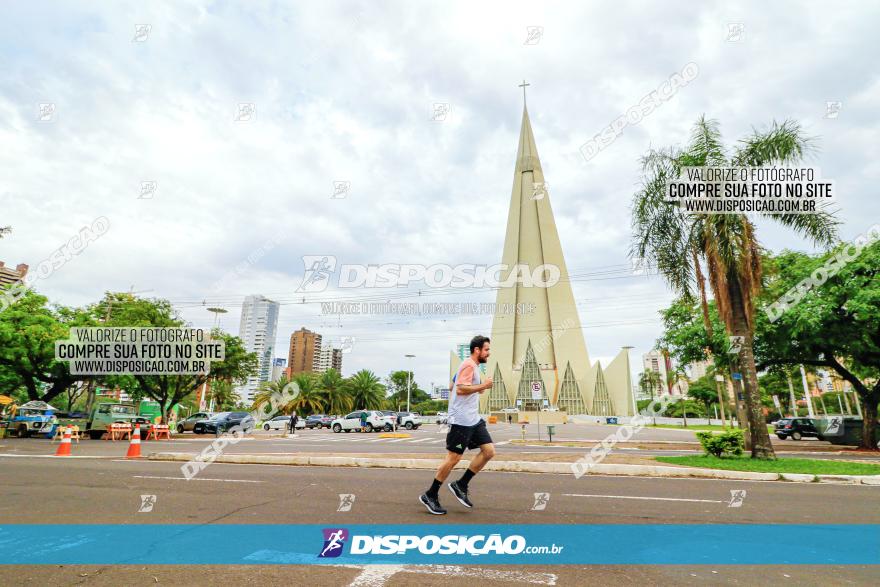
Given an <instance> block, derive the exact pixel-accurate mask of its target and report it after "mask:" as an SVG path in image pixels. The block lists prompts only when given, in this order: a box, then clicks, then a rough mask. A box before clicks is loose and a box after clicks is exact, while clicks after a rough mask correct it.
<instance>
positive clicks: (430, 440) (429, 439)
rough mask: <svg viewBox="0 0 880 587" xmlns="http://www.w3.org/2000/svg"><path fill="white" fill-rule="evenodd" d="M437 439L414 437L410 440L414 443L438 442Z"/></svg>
mask: <svg viewBox="0 0 880 587" xmlns="http://www.w3.org/2000/svg"><path fill="white" fill-rule="evenodd" d="M439 440H440V439H439V438H416V439H414V440H412V441H410V442H412V443H413V444H415V443H416V442H438V441H439Z"/></svg>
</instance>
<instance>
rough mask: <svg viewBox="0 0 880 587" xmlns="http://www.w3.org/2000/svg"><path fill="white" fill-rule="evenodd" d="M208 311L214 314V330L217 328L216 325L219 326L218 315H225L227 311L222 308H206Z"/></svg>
mask: <svg viewBox="0 0 880 587" xmlns="http://www.w3.org/2000/svg"><path fill="white" fill-rule="evenodd" d="M208 311H209V312H211V313H212V314H214V328H217V325H218V324H220V314H225V313H227V312H228V311H229V310H226V309H223V308H208Z"/></svg>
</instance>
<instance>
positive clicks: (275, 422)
mask: <svg viewBox="0 0 880 587" xmlns="http://www.w3.org/2000/svg"><path fill="white" fill-rule="evenodd" d="M305 427H306V421H305V420H304V419H303V418H299V419H298V420H297V421H296V429H297V430H302V429H303V428H305ZM289 429H290V416H284V415H281V416H275V417H274V418H272V419H270V420H266V421H265V422H263V430H289Z"/></svg>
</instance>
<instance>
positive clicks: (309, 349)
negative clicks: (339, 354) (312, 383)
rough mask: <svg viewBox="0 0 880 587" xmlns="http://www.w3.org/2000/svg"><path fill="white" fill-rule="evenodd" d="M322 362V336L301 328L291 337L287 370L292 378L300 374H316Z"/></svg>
mask: <svg viewBox="0 0 880 587" xmlns="http://www.w3.org/2000/svg"><path fill="white" fill-rule="evenodd" d="M320 360H321V335H320V334H318V333H317V332H312V331H311V330H308V329H306V328H300V329H299V330H297V331H296V332H294V333H293V334H291V335H290V350H289V352H288V354H287V368H288V372H289V373H290V376H291V377H292V376H294V375H296V374H298V373H314V372H315V371H316V370H317V369H316V367H317V366H318V363H319V362H320Z"/></svg>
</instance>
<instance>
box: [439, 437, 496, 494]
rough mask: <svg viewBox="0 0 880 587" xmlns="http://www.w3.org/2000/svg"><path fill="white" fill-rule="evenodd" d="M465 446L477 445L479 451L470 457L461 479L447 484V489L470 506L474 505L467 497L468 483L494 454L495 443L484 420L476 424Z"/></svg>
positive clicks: (475, 446) (474, 446) (473, 446)
mask: <svg viewBox="0 0 880 587" xmlns="http://www.w3.org/2000/svg"><path fill="white" fill-rule="evenodd" d="M467 446H468V448H477V447H479V448H480V452H479V453H478V454H477V456H475V457H474V458H473V459H471V462H470V464H469V465H468V468H467V469H465V472H464V474H463V475H462V476H461V479H459V480H458V481H453V482H452V483H450V484H449V490H450V491H452V494H453V495H455V498H456V499H457V500H458V501H459V502H461V504H462V505H463V506H465V507H469V508H471V507H474V504H473V503H471V500H470V499H469V498H468V483H470V481H471V479H473V477H474V475H476V474H477V473H479V472H480V471H481V470H482V469H483V467H485V466H486V463H488V462H489V461H490V460H491V459H492V457H494V456H495V445H494V444H493V443H492V437H491V436H490V435H489V431H488V429H487V428H486V423H485V422H480V423H479V424H477V426H476V427H475V429H474V431H473V433H472V436H471V439H470V442H469V443H468V445H467Z"/></svg>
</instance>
